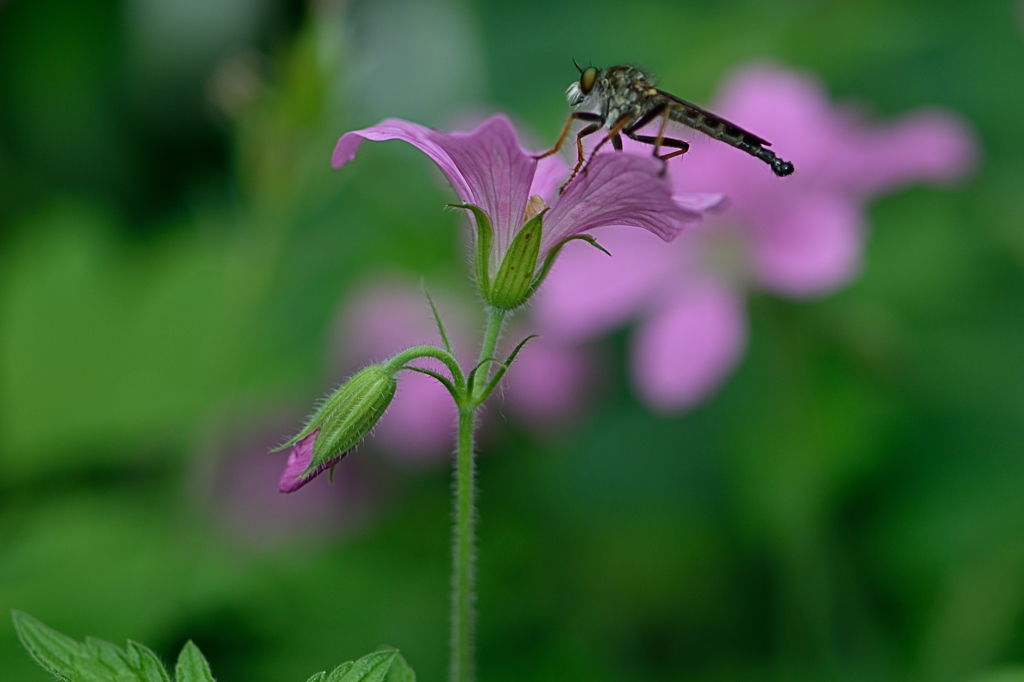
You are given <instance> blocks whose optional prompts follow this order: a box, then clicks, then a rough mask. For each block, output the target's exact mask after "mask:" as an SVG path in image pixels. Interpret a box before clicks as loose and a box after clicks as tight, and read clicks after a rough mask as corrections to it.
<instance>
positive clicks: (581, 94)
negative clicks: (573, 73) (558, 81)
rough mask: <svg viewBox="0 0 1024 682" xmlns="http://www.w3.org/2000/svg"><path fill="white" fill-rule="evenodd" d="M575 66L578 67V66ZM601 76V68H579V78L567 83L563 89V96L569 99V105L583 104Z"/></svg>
mask: <svg viewBox="0 0 1024 682" xmlns="http://www.w3.org/2000/svg"><path fill="white" fill-rule="evenodd" d="M576 68H578V69H579V66H577V67H576ZM600 76H601V70H600V69H598V68H596V67H594V66H591V67H589V68H587V69H580V79H579V80H578V81H573V82H572V83H570V84H569V88H568V89H567V90H566V91H565V98H566V99H567V100H569V106H573V107H578V106H579V105H581V104H583V102H585V101H586V100H587V99H588V98H589V97H590V95H591V93H593V92H594V87H595V86H596V85H597V80H598V78H599V77H600Z"/></svg>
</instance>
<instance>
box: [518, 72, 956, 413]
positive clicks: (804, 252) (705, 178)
mask: <svg viewBox="0 0 1024 682" xmlns="http://www.w3.org/2000/svg"><path fill="white" fill-rule="evenodd" d="M712 110H713V111H715V112H716V113H720V114H721V115H723V116H725V117H726V118H728V119H730V120H732V121H734V122H736V123H738V124H739V125H742V126H743V127H744V128H747V129H749V130H751V131H753V132H755V133H756V134H758V135H762V136H764V137H766V138H767V139H768V140H770V141H771V142H772V143H773V148H775V149H777V150H778V151H779V153H782V154H784V155H785V156H786V158H792V160H793V163H794V164H795V165H796V173H795V174H794V175H793V176H791V177H789V178H785V179H780V178H777V177H775V176H774V175H772V174H771V173H770V172H766V169H765V168H764V166H763V164H760V163H757V162H756V161H753V160H752V159H750V158H749V157H748V156H747V155H745V154H743V153H740V152H739V151H737V150H735V149H732V148H730V147H728V146H726V145H723V144H719V143H715V142H712V141H704V142H703V143H702V142H698V143H697V144H694V146H693V148H692V149H691V150H690V151H689V152H688V153H687V154H686V155H685V156H683V157H681V158H680V159H679V160H674V161H672V162H670V163H671V165H672V169H673V172H672V176H673V178H674V181H675V183H676V184H675V186H676V188H677V191H678V190H679V188H681V187H686V188H687V189H688V190H696V191H702V190H703V191H716V192H724V193H725V194H726V195H727V196H728V197H729V199H730V208H729V210H728V211H727V212H726V213H725V214H724V215H723V216H722V217H720V218H718V219H716V220H715V222H714V224H713V225H711V226H709V227H708V228H707V229H704V230H701V231H699V232H697V233H692V234H688V235H686V236H685V237H684V238H683V239H679V240H677V241H676V242H675V243H673V244H672V245H671V247H670V248H664V247H663V246H662V245H660V244H657V243H655V242H654V241H653V240H651V239H650V238H649V235H645V234H642V233H636V232H627V231H624V230H618V229H614V228H607V229H604V230H601V231H599V232H598V233H597V234H596V235H595V236H596V237H597V238H598V241H599V242H600V243H601V244H602V245H603V246H604V247H605V248H607V249H608V250H609V251H611V253H612V254H613V255H614V258H612V259H611V263H609V262H608V260H609V259H607V258H604V259H601V258H597V257H595V254H593V253H588V251H589V250H588V249H578V248H572V249H567V250H566V253H565V254H563V256H562V257H561V258H560V259H559V263H558V265H557V267H556V268H555V270H554V271H553V273H552V274H551V276H550V277H549V279H548V282H547V284H546V285H545V287H544V290H543V291H542V292H541V293H540V294H539V297H538V299H537V303H536V306H535V310H536V311H537V314H538V318H539V319H540V321H541V323H542V324H541V329H542V331H544V332H546V333H548V334H551V335H554V336H557V337H558V338H560V339H562V340H563V341H567V342H579V341H582V340H584V339H587V338H590V337H593V336H596V335H599V334H601V333H603V332H605V331H607V330H609V329H611V328H613V327H615V326H618V325H620V324H622V323H624V322H626V321H628V320H631V319H638V320H640V327H639V329H638V331H637V334H636V336H635V338H634V339H633V346H632V349H631V357H632V360H631V364H632V375H633V380H634V383H635V385H636V389H637V391H638V393H639V394H640V396H641V397H642V398H643V399H644V400H645V401H646V402H647V403H649V404H650V405H651V406H652V407H654V408H656V409H660V410H665V411H672V410H678V409H682V408H686V407H688V406H690V405H693V404H694V403H695V402H697V401H699V400H701V399H702V398H704V397H705V396H707V395H708V394H709V393H710V392H712V391H713V390H715V389H716V388H717V387H718V385H719V384H720V383H721V382H722V381H723V380H724V379H725V378H726V377H727V376H728V374H729V373H730V372H731V370H732V369H733V367H734V366H735V365H736V363H737V362H738V361H739V359H740V357H741V356H742V353H743V351H744V349H745V347H746V339H747V324H746V316H745V313H744V302H743V291H744V290H745V289H746V288H748V287H754V288H760V289H765V290H769V291H772V292H775V293H777V294H780V295H783V296H787V297H793V298H810V297H814V296H821V295H824V294H826V293H828V292H831V291H833V290H835V289H836V288H838V287H840V286H842V285H844V284H846V283H847V282H849V281H850V280H851V279H853V278H854V277H855V276H856V275H857V273H858V272H859V271H860V263H861V256H862V250H863V234H864V232H865V231H866V220H865V216H864V207H865V204H866V203H867V202H868V201H869V200H870V199H871V198H872V197H874V196H876V195H878V194H880V193H882V192H885V191H891V190H893V189H895V188H898V187H901V186H905V185H907V184H910V183H912V182H917V181H932V182H939V183H948V182H951V181H953V180H956V179H959V178H962V177H963V176H964V175H965V174H966V173H968V172H969V171H970V170H971V169H972V168H973V166H974V162H975V155H976V147H975V143H974V139H973V136H972V135H971V132H970V130H969V129H968V127H967V126H966V125H965V124H964V123H963V122H962V121H961V120H960V119H958V118H956V117H954V116H953V115H951V114H948V113H943V112H940V111H924V112H918V113H915V114H912V115H909V116H906V117H903V118H901V119H899V120H897V121H896V122H894V123H892V124H889V125H886V126H881V127H875V126H869V125H866V124H864V123H861V122H860V121H859V120H858V119H857V118H856V117H855V116H854V115H853V112H852V111H849V110H846V109H839V108H837V107H835V106H833V105H832V104H831V103H830V102H829V101H828V99H827V97H826V95H825V91H824V88H823V87H822V86H821V84H820V83H819V82H818V81H817V80H816V79H814V78H813V77H811V76H809V75H807V74H805V73H800V72H794V71H787V70H783V69H781V68H779V67H772V66H754V67H748V68H745V69H741V70H740V71H739V72H737V73H736V74H734V75H733V76H732V77H731V78H729V79H728V80H727V82H726V85H725V87H724V88H723V90H722V93H721V95H720V97H719V99H718V103H717V104H716V105H715V106H714V107H713V108H712ZM648 149H649V148H648ZM600 255H601V254H596V256H600Z"/></svg>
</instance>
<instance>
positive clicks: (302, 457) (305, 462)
mask: <svg viewBox="0 0 1024 682" xmlns="http://www.w3.org/2000/svg"><path fill="white" fill-rule="evenodd" d="M318 433H320V431H319V429H318V430H316V431H314V432H313V433H311V434H309V435H308V436H306V437H305V438H303V439H302V440H300V441H299V442H298V443H296V444H295V445H294V446H293V447H292V449H291V452H289V453H288V463H287V464H286V465H285V468H284V474H282V475H281V482H280V483H279V484H278V486H277V489H278V490H279V491H280V492H282V493H293V492H295V491H296V490H298V489H299V488H301V487H302V486H304V485H306V484H307V483H309V482H310V481H312V480H313V479H314V478H316V477H317V476H319V475H320V474H322V473H323V472H325V471H327V470H328V469H330V468H331V467H332V466H334V465H335V464H337V463H338V462H340V461H341V460H342V458H343V457H344V456H345V455H341V457H335V458H334V459H332V460H330V461H328V462H325V463H324V464H321V465H320V466H319V467H317V468H316V471H314V472H313V473H311V474H310V475H309V476H305V477H303V475H302V472H304V471H305V470H306V467H308V466H309V462H310V460H312V459H313V444H314V443H315V442H316V436H317V434H318ZM345 454H348V453H345Z"/></svg>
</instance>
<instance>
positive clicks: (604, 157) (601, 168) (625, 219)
mask: <svg viewBox="0 0 1024 682" xmlns="http://www.w3.org/2000/svg"><path fill="white" fill-rule="evenodd" d="M663 170H664V168H663V164H662V162H661V161H659V160H658V159H655V158H654V157H652V156H649V155H638V154H627V153H625V152H623V153H620V154H599V155H598V156H597V158H595V159H594V160H593V161H591V162H590V163H589V165H588V166H587V167H586V169H585V171H584V172H581V173H580V174H579V175H578V176H577V177H576V179H575V180H573V182H572V183H571V184H570V185H569V187H567V188H566V190H565V194H563V195H562V196H561V198H560V199H559V200H558V203H556V204H555V207H554V208H552V209H551V211H550V212H549V213H548V215H547V217H546V218H545V220H544V234H543V236H542V237H541V254H542V255H543V254H544V253H547V251H549V250H551V248H552V247H554V246H555V244H557V243H558V242H560V241H562V240H563V239H565V238H566V237H571V236H572V235H574V234H579V233H581V232H585V231H587V230H593V229H594V228H597V227H603V226H605V225H628V226H630V227H642V228H644V229H645V230H648V231H650V232H653V233H654V234H656V235H658V236H659V237H661V238H662V239H664V240H665V241H671V240H672V239H674V238H675V237H676V236H677V235H678V234H679V233H680V232H682V231H683V230H685V229H686V228H688V227H693V226H695V225H697V224H698V223H699V222H700V221H701V214H700V213H699V212H698V211H693V210H689V209H686V208H683V207H682V206H679V205H678V204H677V203H675V202H674V201H673V200H672V194H673V190H672V180H671V178H669V176H668V173H664V174H662V171H663Z"/></svg>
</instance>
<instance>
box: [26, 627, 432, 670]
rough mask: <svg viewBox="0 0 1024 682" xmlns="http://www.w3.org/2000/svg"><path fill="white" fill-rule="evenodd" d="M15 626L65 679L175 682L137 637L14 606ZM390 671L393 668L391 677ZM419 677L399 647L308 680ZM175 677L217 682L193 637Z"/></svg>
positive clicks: (40, 660)
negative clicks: (77, 626) (90, 631)
mask: <svg viewBox="0 0 1024 682" xmlns="http://www.w3.org/2000/svg"><path fill="white" fill-rule="evenodd" d="M13 619H14V628H15V630H16V631H17V633H18V638H19V639H20V640H21V643H22V644H23V645H24V646H25V648H26V649H28V652H29V653H30V654H31V655H32V658H34V659H35V660H36V662H37V663H38V664H39V665H41V666H43V668H45V669H46V670H47V671H49V672H50V673H52V674H54V675H56V676H57V678H58V679H59V680H61V682H171V680H170V678H169V677H168V676H167V670H166V669H165V668H164V666H163V663H161V662H160V659H159V658H157V656H156V654H154V653H153V652H152V651H150V650H149V649H148V648H146V647H145V646H143V645H142V644H139V643H137V642H132V641H131V640H129V641H128V645H127V646H126V647H125V649H124V650H122V649H119V648H118V647H116V646H114V645H113V644H111V643H109V642H104V641H103V640H101V639H95V638H92V637H89V638H86V640H85V643H79V642H76V641H75V640H73V639H71V638H70V637H68V636H67V635H63V634H61V633H59V632H57V631H56V630H54V629H53V628H50V627H47V626H46V625H44V624H43V623H41V622H39V621H38V620H36V619H35V618H33V617H32V616H29V615H27V614H24V613H20V612H18V611H15V612H14V613H13ZM389 672H391V674H390V676H389V674H388V673H389ZM385 678H387V680H388V682H416V675H415V674H414V673H413V672H412V669H411V668H409V666H408V664H407V663H406V662H405V659H404V658H402V657H401V656H400V655H399V653H398V651H396V650H395V649H385V650H382V651H375V652H373V653H372V654H367V655H366V656H363V657H362V658H360V659H357V660H355V661H348V662H347V663H342V664H341V665H339V666H338V667H337V668H335V669H334V670H333V671H331V674H330V675H328V674H327V673H323V672H320V673H317V674H315V675H313V677H311V678H310V679H309V682H382V681H383V680H384V679H385ZM174 682H215V681H214V678H213V675H212V674H211V673H210V665H209V663H207V662H206V658H204V657H203V654H202V653H201V652H200V651H199V647H197V646H196V645H195V644H193V643H192V642H188V643H186V644H185V646H184V647H183V648H182V650H181V653H180V654H179V655H178V663H177V665H176V666H175V668H174Z"/></svg>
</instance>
